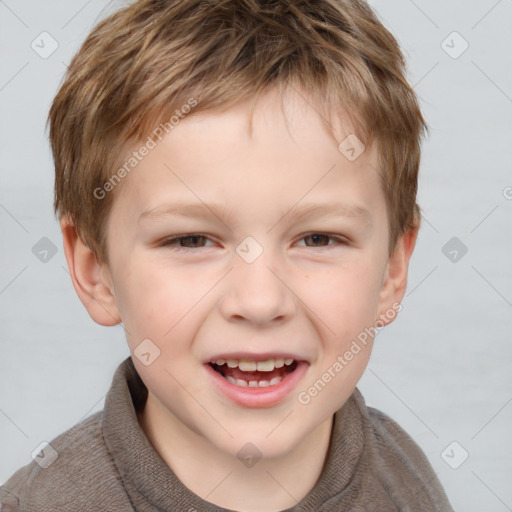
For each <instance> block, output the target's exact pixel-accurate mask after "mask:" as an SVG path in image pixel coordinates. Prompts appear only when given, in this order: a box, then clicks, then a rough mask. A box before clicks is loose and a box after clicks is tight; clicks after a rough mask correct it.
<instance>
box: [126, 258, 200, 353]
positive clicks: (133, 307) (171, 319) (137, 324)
mask: <svg viewBox="0 0 512 512" xmlns="http://www.w3.org/2000/svg"><path fill="white" fill-rule="evenodd" d="M130 269H131V271H130V272H126V273H125V274H124V275H125V277H124V279H122V281H121V284H120V286H118V287H116V289H118V295H119V300H118V306H119V307H120V312H121V317H122V319H123V323H124V325H125V328H126V331H127V337H128V339H129V344H130V347H131V348H132V347H133V345H135V346H136V345H137V343H138V342H140V340H142V339H144V338H150V339H154V340H155V342H156V343H158V344H160V343H164V340H168V339H169V338H171V339H172V338H173V337H174V336H175V332H174V331H176V329H177V328H178V326H180V325H181V323H182V321H181V319H184V318H185V317H186V315H187V313H188V312H189V311H190V310H191V309H192V308H193V307H194V305H195V304H196V303H197V302H198V300H199V299H200V298H201V296H202V295H204V293H205V292H206V291H207V289H208V287H207V285H208V283H207V282H204V281H205V280H204V279H203V282H202V284H201V282H199V281H198V279H197V275H192V274H191V273H190V272H186V271H182V270H180V269H176V268H174V269H171V268H169V267H166V265H165V264H162V262H160V263H158V262H151V261H150V260H149V261H148V260H145V261H137V259H135V258H133V259H131V261H130ZM175 326H176V327H175Z"/></svg>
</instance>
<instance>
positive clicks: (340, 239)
mask: <svg viewBox="0 0 512 512" xmlns="http://www.w3.org/2000/svg"><path fill="white" fill-rule="evenodd" d="M313 235H322V236H326V237H328V238H330V239H331V240H334V241H335V242H337V243H338V245H349V242H348V240H347V239H345V238H343V237H340V236H336V235H331V234H329V233H322V232H317V231H312V232H310V233H307V234H305V235H304V236H303V237H302V238H301V239H300V240H301V241H302V240H304V239H305V238H309V237H311V236H313ZM195 237H202V238H205V239H207V240H209V238H208V237H207V236H206V235H202V234H200V233H192V234H190V235H182V236H176V237H174V238H169V239H167V240H164V241H163V242H162V243H161V246H162V247H172V246H174V247H172V248H173V250H176V251H183V250H185V251H186V250H194V249H203V248H204V247H182V246H180V245H178V244H179V242H180V240H184V239H187V238H195ZM333 245H335V244H328V245H326V246H325V245H324V246H316V247H317V248H325V247H329V246H333ZM305 247H311V248H315V246H305Z"/></svg>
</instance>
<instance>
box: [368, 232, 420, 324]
mask: <svg viewBox="0 0 512 512" xmlns="http://www.w3.org/2000/svg"><path fill="white" fill-rule="evenodd" d="M418 231H419V223H418V224H417V225H416V226H415V227H414V228H412V229H411V230H409V231H407V232H406V233H405V234H403V235H402V236H401V237H400V238H399V239H398V241H397V243H396V246H395V249H394V251H393V253H392V254H391V256H390V257H389V260H388V263H387V265H386V270H385V273H384V279H383V281H382V288H381V291H380V299H379V317H378V319H376V320H378V321H379V325H382V326H384V325H387V324H390V323H391V322H392V321H393V320H394V319H395V317H396V304H397V303H400V302H401V301H402V299H403V298H404V295H405V289H406V288H407V275H408V272H409V260H410V259H411V255H412V252H413V250H414V246H415V245H416V239H417V237H418ZM393 305H395V306H393ZM390 310H394V311H395V313H394V314H393V315H391V314H389V311H390ZM386 313H388V314H386Z"/></svg>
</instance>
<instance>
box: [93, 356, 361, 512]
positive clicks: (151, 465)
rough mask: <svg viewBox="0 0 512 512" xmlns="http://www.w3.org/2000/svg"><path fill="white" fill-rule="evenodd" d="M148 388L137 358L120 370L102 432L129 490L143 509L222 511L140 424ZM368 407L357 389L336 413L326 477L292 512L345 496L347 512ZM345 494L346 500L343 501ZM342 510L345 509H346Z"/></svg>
mask: <svg viewBox="0 0 512 512" xmlns="http://www.w3.org/2000/svg"><path fill="white" fill-rule="evenodd" d="M146 398H147V388H146V386H145V384H144V383H143V381H142V379H141V378H140V377H139V375H138V374H137V371H136V369H135V367H134V365H133V361H132V359H131V357H128V358H126V359H125V360H124V361H123V362H122V363H121V364H120V365H119V366H118V368H117V370H116V372H115V374H114V377H113V379H112V385H111V387H110V390H109V391H108V393H107V396H106V398H105V405H104V409H103V417H102V430H103V435H104V438H105V443H106V445H107V448H108V450H109V452H110V454H111V455H112V458H113V460H114V463H115V465H116V467H117V469H118V471H119V474H120V477H121V479H122V481H123V485H124V487H125V489H126V492H127V494H128V495H129V497H130V499H131V501H132V503H133V505H134V507H135V508H136V509H137V510H148V505H149V504H151V505H152V506H154V507H157V508H158V509H161V510H169V511H171V510H193V509H194V508H195V509H197V510H201V512H218V511H219V510H224V511H225V510H227V509H222V508H220V507H218V506H215V505H214V504H212V503H210V502H208V501H205V500H203V499H202V498H200V497H199V496H197V495H196V494H195V493H193V492H192V491H190V490H189V489H188V488H187V487H185V485H184V484H183V483H182V482H181V481H180V480H179V479H178V477H177V476H176V475H175V474H174V473H173V472H172V470H171V469H170V468H169V467H168V466H167V464H166V463H165V462H164V461H163V459H162V458H161V457H160V456H159V455H158V453H157V452H156V451H155V449H154V448H153V446H152V445H151V443H150V442H149V440H148V438H147V437H146V435H145V433H144V431H143V430H142V428H141V426H140V425H139V423H138V420H137V412H140V411H141V410H142V408H143V406H144V404H145V402H146ZM365 410H366V406H365V403H364V399H363V397H362V395H361V393H360V392H359V390H358V389H357V388H356V389H355V390H354V391H353V393H352V395H351V396H350V397H349V399H348V400H347V402H345V404H344V405H343V406H342V407H341V408H340V409H339V410H338V411H337V412H336V413H335V415H334V422H333V427H332V432H331V439H330V443H329V450H328V454H327V458H326V461H325V464H324V468H323V470H322V473H321V475H320V477H319V479H318V480H317V482H316V484H315V486H314V487H313V489H312V490H311V491H310V492H309V493H308V494H307V495H306V496H305V497H304V498H303V499H302V500H301V501H300V502H299V503H298V504H297V505H296V506H294V507H292V508H290V509H287V512H305V511H310V510H320V509H321V506H322V504H324V503H325V502H326V501H328V500H329V499H332V498H333V497H335V496H337V497H338V498H339V499H341V498H342V497H343V510H350V503H352V500H353V499H355V496H353V493H349V492H348V489H347V487H348V486H349V484H350V482H351V481H352V479H353V476H354V474H355V472H356V469H357V466H358V461H359V459H360V457H361V455H362V452H363V447H364V436H365V431H366V429H367V427H368V425H367V424H365V423H366V422H364V421H363V419H364V412H363V411H365ZM342 495H344V496H342ZM340 510H341V509H340Z"/></svg>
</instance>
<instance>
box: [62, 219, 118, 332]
mask: <svg viewBox="0 0 512 512" xmlns="http://www.w3.org/2000/svg"><path fill="white" fill-rule="evenodd" d="M60 228H61V231H62V237H63V239H64V253H65V255H66V261H67V262H68V268H69V273H70V275H71V280H72V282H73V287H74V288H75V291H76V293H77V294H78V297H79V298H80V300H81V301H82V304H83V305H84V306H85V308H86V309H87V311H88V312H89V315H90V316H91V318H92V319H93V320H94V321H95V322H96V323H98V324H100V325H105V326H112V325H117V324H118V323H120V322H121V316H120V315H119V311H118V309H117V304H116V301H115V296H114V293H113V290H114V288H113V284H112V280H111V276H110V272H109V270H108V267H107V266H106V265H105V264H100V263H99V262H98V260H97V258H96V256H95V255H94V253H93V252H92V251H91V250H90V249H89V247H88V246H87V245H86V244H85V243H84V242H83V241H82V239H81V238H80V237H79V236H78V234H77V232H76V229H75V226H74V225H73V224H72V222H71V221H70V220H69V218H68V217H63V218H62V219H61V221H60Z"/></svg>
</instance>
